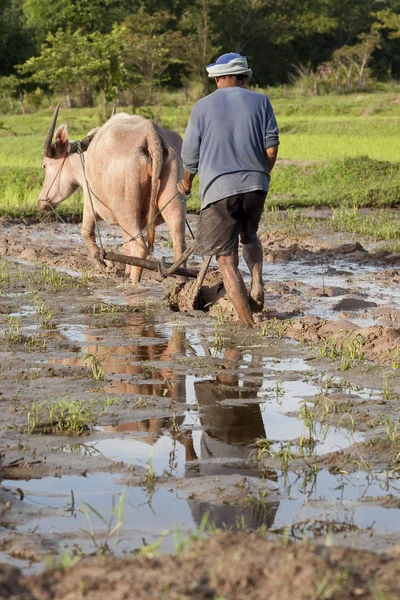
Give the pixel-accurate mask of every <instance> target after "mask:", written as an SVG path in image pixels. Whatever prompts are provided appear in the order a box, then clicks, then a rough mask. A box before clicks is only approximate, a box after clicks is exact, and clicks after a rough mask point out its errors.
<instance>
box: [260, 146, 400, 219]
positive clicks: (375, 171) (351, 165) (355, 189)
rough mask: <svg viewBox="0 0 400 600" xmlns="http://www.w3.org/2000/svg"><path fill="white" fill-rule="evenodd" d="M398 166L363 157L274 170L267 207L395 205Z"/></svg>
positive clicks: (399, 195)
mask: <svg viewBox="0 0 400 600" xmlns="http://www.w3.org/2000/svg"><path fill="white" fill-rule="evenodd" d="M399 202H400V164H399V163H392V162H388V161H377V160H373V159H370V158H368V157H366V156H360V157H354V158H342V159H336V160H332V161H324V162H314V163H308V164H307V163H306V164H288V165H284V166H280V165H279V164H278V166H277V167H276V170H275V171H274V172H273V175H272V183H271V188H270V194H269V196H268V200H267V204H268V206H275V207H280V208H288V207H293V208H295V207H301V206H315V207H318V206H329V207H339V206H344V207H349V206H350V207H357V206H374V207H383V206H396V205H397V204H398V203H399Z"/></svg>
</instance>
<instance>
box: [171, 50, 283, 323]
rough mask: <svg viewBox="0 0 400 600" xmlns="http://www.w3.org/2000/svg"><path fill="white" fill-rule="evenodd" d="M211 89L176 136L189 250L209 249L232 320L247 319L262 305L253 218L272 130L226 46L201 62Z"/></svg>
mask: <svg viewBox="0 0 400 600" xmlns="http://www.w3.org/2000/svg"><path fill="white" fill-rule="evenodd" d="M206 69H207V72H208V76H209V77H212V78H215V82H216V84H217V90H216V91H215V92H214V93H212V94H210V95H209V96H206V97H205V98H202V99H201V100H199V101H198V102H197V103H196V104H195V106H194V108H193V111H192V113H191V115H190V120H189V123H188V126H187V129H186V133H185V137H184V140H183V148H182V159H183V166H184V177H183V179H182V180H181V181H179V182H178V186H177V189H178V191H179V192H180V193H181V194H185V195H187V194H188V193H189V192H190V190H191V187H192V182H193V179H194V177H195V175H196V173H197V172H198V173H199V177H200V199H201V212H200V221H199V226H198V230H197V236H196V240H197V251H198V252H199V254H203V255H206V256H207V255H208V256H210V255H215V256H216V258H217V262H218V267H219V269H220V271H221V275H222V278H223V282H224V287H225V290H226V292H227V294H228V296H229V298H230V300H231V301H232V303H233V305H234V307H235V309H236V311H237V313H238V315H239V317H240V320H241V321H242V322H243V323H246V324H247V325H249V326H250V327H253V326H254V319H253V315H252V312H258V311H261V310H262V309H263V306H264V284H263V279H262V263H263V251H262V246H261V242H260V240H259V238H258V236H257V230H258V225H259V223H260V219H261V214H262V211H263V207H264V202H265V198H266V195H267V192H268V188H269V179H270V175H269V174H270V172H271V170H272V168H273V166H274V164H275V161H276V157H277V154H278V145H279V131H278V126H277V123H276V120H275V116H274V113H273V110H272V107H271V104H270V102H269V100H268V98H267V97H266V96H264V95H263V94H259V93H257V92H252V91H250V90H246V89H244V87H243V86H244V84H245V83H246V81H247V80H248V79H249V78H250V77H251V73H252V71H251V69H249V68H248V65H247V59H246V57H245V56H241V55H240V54H236V53H234V52H229V53H228V54H223V55H222V56H220V57H219V58H218V59H217V61H216V62H215V63H213V64H211V65H208V66H207V67H206ZM239 236H240V241H241V243H242V244H243V256H244V259H245V261H246V263H247V266H248V268H249V270H250V274H251V286H250V293H249V296H248V295H247V290H246V287H245V285H244V282H243V279H242V276H241V275H240V272H239V270H238V263H239V256H238V247H239Z"/></svg>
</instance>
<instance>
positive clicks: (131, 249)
mask: <svg viewBox="0 0 400 600" xmlns="http://www.w3.org/2000/svg"><path fill="white" fill-rule="evenodd" d="M138 234H140V231H137V232H136V233H134V234H133V235H131V236H127V235H125V236H124V237H125V239H126V240H128V239H130V238H131V237H135V236H136V235H138ZM125 248H126V254H128V255H129V256H137V257H138V258H146V256H147V254H148V250H147V245H146V242H145V240H144V238H143V236H142V235H139V237H138V238H137V240H134V241H131V242H128V243H127V244H126V246H125ZM129 266H130V269H129V275H130V279H131V282H132V283H139V282H140V279H141V277H142V272H143V269H142V268H141V267H134V266H132V265H129ZM125 273H126V270H125Z"/></svg>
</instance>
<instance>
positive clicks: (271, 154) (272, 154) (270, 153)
mask: <svg viewBox="0 0 400 600" xmlns="http://www.w3.org/2000/svg"><path fill="white" fill-rule="evenodd" d="M266 154H267V166H268V171H269V172H270V173H271V171H272V169H273V168H274V165H275V162H276V158H277V156H278V146H271V148H268V149H267V150H266Z"/></svg>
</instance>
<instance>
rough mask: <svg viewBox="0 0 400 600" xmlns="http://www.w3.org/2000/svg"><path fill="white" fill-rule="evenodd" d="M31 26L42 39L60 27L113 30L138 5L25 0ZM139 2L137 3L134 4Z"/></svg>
mask: <svg viewBox="0 0 400 600" xmlns="http://www.w3.org/2000/svg"><path fill="white" fill-rule="evenodd" d="M22 2H23V10H24V13H25V15H26V18H27V22H28V24H29V26H30V27H31V28H32V30H33V31H35V35H36V39H37V40H38V42H39V43H44V41H45V40H46V38H47V36H48V35H49V33H56V31H57V30H58V29H60V28H61V29H64V30H68V31H71V32H73V33H74V32H75V31H78V30H79V31H81V32H82V33H83V34H89V33H94V32H96V31H98V32H100V33H110V32H111V30H112V28H113V26H114V25H116V24H120V23H121V22H122V21H123V20H124V18H125V17H126V16H127V15H128V14H129V13H130V12H131V11H132V10H135V8H138V6H139V0H138V1H137V2H136V3H135V2H132V1H131V0H22ZM135 4H136V6H135Z"/></svg>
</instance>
